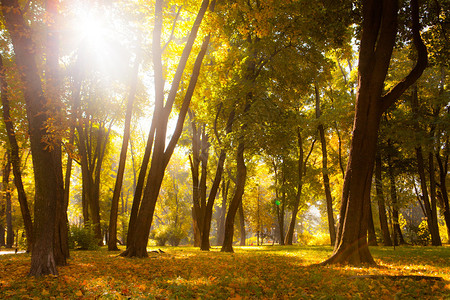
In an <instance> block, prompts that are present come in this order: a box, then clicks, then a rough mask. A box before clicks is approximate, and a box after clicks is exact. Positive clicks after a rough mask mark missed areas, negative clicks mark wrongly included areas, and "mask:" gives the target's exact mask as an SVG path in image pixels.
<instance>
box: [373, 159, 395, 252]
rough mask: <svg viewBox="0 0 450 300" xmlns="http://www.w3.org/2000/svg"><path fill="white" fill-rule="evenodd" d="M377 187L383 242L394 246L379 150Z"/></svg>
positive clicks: (376, 162)
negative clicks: (387, 212) (385, 199)
mask: <svg viewBox="0 0 450 300" xmlns="http://www.w3.org/2000/svg"><path fill="white" fill-rule="evenodd" d="M375 189H376V195H377V196H376V197H377V203H378V216H379V218H380V227H381V232H382V233H383V244H384V245H385V246H392V240H391V234H390V233H389V225H388V219H387V215H386V204H385V201H384V195H383V180H382V179H381V154H380V151H377V153H376V158H375Z"/></svg>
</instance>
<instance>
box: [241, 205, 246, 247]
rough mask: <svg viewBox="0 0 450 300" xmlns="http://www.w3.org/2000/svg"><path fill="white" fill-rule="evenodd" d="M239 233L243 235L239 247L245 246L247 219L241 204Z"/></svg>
mask: <svg viewBox="0 0 450 300" xmlns="http://www.w3.org/2000/svg"><path fill="white" fill-rule="evenodd" d="M239 232H240V235H241V242H240V243H239V246H245V238H246V236H245V217H244V206H243V205H242V200H241V203H239Z"/></svg>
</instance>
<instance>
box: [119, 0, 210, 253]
mask: <svg viewBox="0 0 450 300" xmlns="http://www.w3.org/2000/svg"><path fill="white" fill-rule="evenodd" d="M208 6H209V1H206V0H204V1H203V2H202V4H201V7H200V10H199V12H198V14H197V17H196V19H195V21H194V25H193V27H192V30H191V32H190V34H189V37H188V39H187V42H186V45H185V48H184V50H183V53H182V55H181V58H180V62H179V64H178V67H177V70H176V72H175V75H174V80H173V81H172V85H171V88H170V91H169V94H168V96H167V101H166V104H165V105H164V76H163V72H162V60H161V54H162V50H161V44H160V43H161V30H162V22H163V19H162V18H163V16H162V9H163V1H161V0H157V1H156V4H155V28H154V31H153V64H154V72H155V76H154V78H155V97H156V98H155V115H154V120H153V121H152V122H154V124H155V134H156V135H155V145H154V148H153V156H152V162H151V166H150V171H149V175H148V178H147V184H146V187H145V189H144V194H143V196H142V200H141V203H140V206H139V208H138V213H137V217H136V223H135V224H136V225H134V229H133V232H132V235H133V236H132V239H131V240H130V243H129V244H128V248H127V250H126V251H125V252H123V253H122V254H121V255H122V256H127V257H134V256H137V257H146V256H147V255H148V254H147V250H146V248H147V242H148V237H149V234H150V228H151V224H152V220H153V214H154V210H155V205H156V201H157V198H158V194H159V190H160V188H161V183H162V180H163V178H164V171H165V169H166V167H167V164H168V163H169V160H170V157H171V156H172V154H173V151H174V149H175V146H176V144H177V142H178V139H179V137H180V135H181V133H182V129H183V123H184V120H185V118H186V114H187V111H188V107H189V104H190V101H191V98H192V95H193V93H194V90H195V85H196V83H197V80H198V76H199V73H200V68H201V65H202V61H203V57H204V56H205V54H206V50H207V48H208V44H209V40H210V36H207V37H206V38H205V39H204V40H203V43H202V46H201V49H200V52H199V53H198V55H197V58H196V60H195V62H194V67H193V70H192V75H191V79H190V81H189V85H188V88H187V90H186V94H185V96H184V99H183V103H182V105H181V108H180V112H179V114H178V120H177V124H176V127H175V131H174V133H173V135H172V138H171V140H170V141H169V144H168V145H167V147H166V144H165V140H166V131H167V124H168V119H169V115H170V112H171V111H172V107H173V104H174V101H175V97H176V94H177V92H178V88H179V85H180V82H181V78H182V74H183V72H184V69H185V67H186V63H187V60H188V58H189V54H190V52H191V49H192V46H193V44H194V41H195V39H196V36H197V32H198V29H199V27H200V24H201V21H202V19H203V16H204V15H205V13H206V10H207V8H208ZM137 224H139V227H138V226H137Z"/></svg>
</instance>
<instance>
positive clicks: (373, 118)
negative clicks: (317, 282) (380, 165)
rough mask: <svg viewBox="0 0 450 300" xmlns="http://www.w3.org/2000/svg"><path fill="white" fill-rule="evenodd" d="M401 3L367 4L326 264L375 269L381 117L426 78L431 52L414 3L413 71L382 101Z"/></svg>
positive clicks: (367, 0) (386, 0) (393, 0)
mask: <svg viewBox="0 0 450 300" xmlns="http://www.w3.org/2000/svg"><path fill="white" fill-rule="evenodd" d="M397 14H398V2H397V1H396V0H383V1H382V2H381V3H380V1H377V0H364V1H363V3H362V16H363V23H362V32H361V43H360V53H359V68H358V93H357V96H356V110H355V118H354V123H353V136H352V142H351V148H350V154H349V160H348V163H347V170H346V174H345V179H344V186H343V190H342V199H341V210H340V222H339V227H338V231H337V240H336V245H335V248H334V252H333V254H332V256H331V257H330V258H328V259H327V260H325V261H324V262H323V263H322V264H331V263H341V264H342V263H344V264H352V265H359V264H362V263H366V264H375V261H374V260H373V258H372V255H371V254H370V251H369V247H368V244H367V226H368V214H369V205H370V190H371V183H372V172H373V166H374V161H375V149H376V145H377V135H378V128H379V124H380V118H381V116H382V114H383V113H384V111H386V109H387V108H389V107H390V106H391V105H392V104H393V103H394V102H395V101H396V100H397V99H398V98H399V97H400V96H401V95H402V93H403V92H404V91H405V90H406V89H407V88H408V87H409V86H411V85H412V84H413V83H414V82H415V81H416V80H417V79H418V78H419V77H420V75H421V74H422V72H423V70H424V69H425V67H426V65H427V50H426V47H425V45H424V44H423V42H422V39H421V37H420V30H419V29H420V27H419V7H418V3H417V0H411V15H412V24H413V25H412V31H413V39H414V45H415V46H416V49H417V50H418V59H417V64H416V65H415V67H414V68H413V70H412V71H411V72H410V73H409V74H408V75H407V76H406V77H405V78H404V80H402V81H400V82H399V83H398V84H397V85H395V86H394V87H393V88H392V89H391V90H390V91H389V92H387V93H386V94H385V95H383V96H382V91H383V88H384V81H385V78H386V74H387V71H388V68H389V63H390V59H391V56H392V50H393V47H394V44H395V39H396V35H397Z"/></svg>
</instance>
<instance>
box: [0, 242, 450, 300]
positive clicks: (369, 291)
mask: <svg viewBox="0 0 450 300" xmlns="http://www.w3.org/2000/svg"><path fill="white" fill-rule="evenodd" d="M380 249H382V250H383V252H382V255H380V254H377V252H376V251H375V257H376V259H377V261H378V262H379V263H382V265H381V266H380V267H367V268H365V267H362V268H355V267H343V266H328V267H318V266H311V263H312V262H317V260H318V259H317V257H321V256H323V253H324V252H325V253H326V251H329V252H331V248H329V247H299V246H296V247H267V248H264V249H258V251H252V249H251V247H248V248H236V249H235V250H236V253H234V254H226V253H220V252H218V250H217V249H216V250H215V249H213V251H211V252H208V253H206V252H200V251H199V250H197V249H194V248H186V247H180V248H166V249H164V251H165V252H166V253H165V254H164V255H155V256H153V257H152V258H147V259H124V258H121V257H117V256H112V255H110V253H109V252H107V251H104V250H101V251H97V252H90V251H74V252H72V259H70V260H69V265H68V266H66V267H61V268H59V274H60V276H59V277H51V276H47V277H43V278H39V279H35V278H30V277H27V276H26V274H27V272H26V271H27V270H26V269H27V267H29V262H30V257H29V255H27V254H23V255H22V254H21V255H17V256H15V257H14V259H12V258H11V259H9V258H7V257H0V270H6V271H7V272H0V298H1V299H8V298H14V299H15V298H19V299H20V298H26V299H33V298H35V299H42V298H51V297H55V298H64V297H65V298H68V299H94V298H114V299H124V298H125V299H126V298H132V299H134V298H148V297H149V295H151V297H154V298H156V299H166V298H170V299H177V298H178V299H196V298H202V299H204V298H212V299H217V298H219V299H248V298H255V299H272V298H275V299H283V298H288V299H289V298H292V299H299V298H300V299H302V298H303V299H305V298H306V299H309V298H330V297H338V298H352V297H360V298H381V299H393V298H395V297H398V298H400V299H403V298H407V299H411V298H413V299H414V298H421V299H429V298H439V297H440V298H444V299H445V297H444V295H448V294H450V283H449V281H429V280H415V279H411V278H404V279H399V278H396V279H391V278H388V277H386V275H415V274H418V273H420V274H422V275H429V276H440V277H443V278H444V279H446V280H450V277H449V276H450V266H449V265H448V263H446V262H444V263H443V262H439V260H436V261H437V263H436V262H435V261H434V260H433V259H432V257H433V253H432V254H428V255H429V257H431V258H430V259H428V258H427V259H420V260H417V259H414V257H415V255H420V253H421V251H420V250H421V249H417V250H416V249H414V248H412V249H409V250H408V251H409V252H406V254H403V253H401V252H399V250H398V249H397V250H396V251H395V252H394V251H391V250H390V249H388V248H380ZM433 251H435V252H436V253H435V255H437V256H438V257H439V256H441V255H445V254H447V253H445V251H448V249H447V248H442V249H436V250H433ZM380 253H381V250H380ZM412 261H420V263H421V265H420V266H414V265H412V264H411V262H412ZM361 275H376V276H378V277H373V278H369V277H361ZM358 276H359V277H358Z"/></svg>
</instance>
